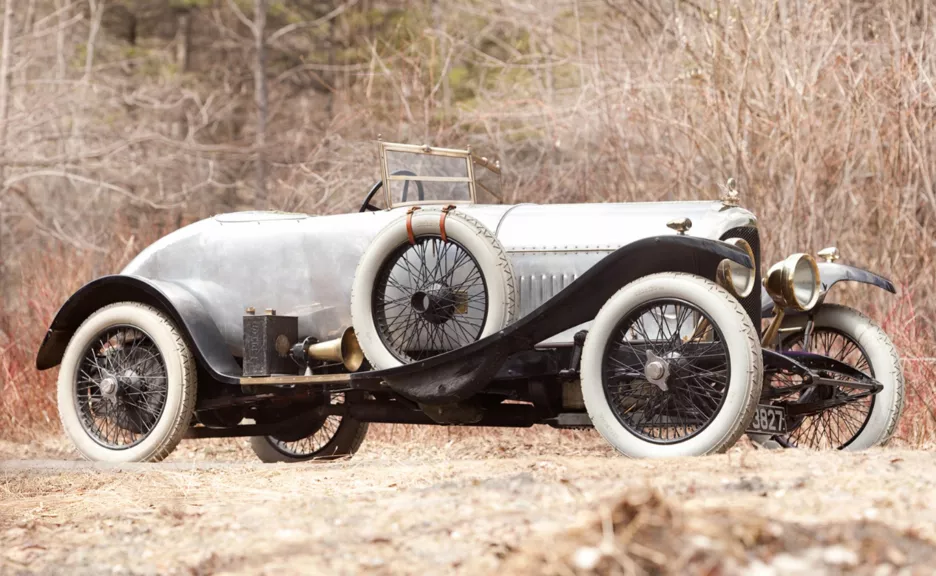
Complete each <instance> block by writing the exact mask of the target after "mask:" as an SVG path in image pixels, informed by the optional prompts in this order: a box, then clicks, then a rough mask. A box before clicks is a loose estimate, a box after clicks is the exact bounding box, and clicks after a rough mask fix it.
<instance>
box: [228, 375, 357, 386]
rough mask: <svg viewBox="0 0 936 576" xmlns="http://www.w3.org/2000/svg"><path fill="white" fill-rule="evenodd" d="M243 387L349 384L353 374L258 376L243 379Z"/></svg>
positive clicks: (241, 381)
mask: <svg viewBox="0 0 936 576" xmlns="http://www.w3.org/2000/svg"><path fill="white" fill-rule="evenodd" d="M239 382H240V385H241V386H291V385H297V384H299V385H301V384H347V383H350V382H351V374H314V375H311V376H256V377H250V378H241V379H240V381H239Z"/></svg>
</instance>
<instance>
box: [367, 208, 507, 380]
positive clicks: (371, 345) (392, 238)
mask: <svg viewBox="0 0 936 576" xmlns="http://www.w3.org/2000/svg"><path fill="white" fill-rule="evenodd" d="M440 217H441V211H439V210H425V209H424V210H418V211H416V212H415V213H414V214H413V216H412V229H413V234H414V236H415V237H416V238H417V239H420V238H422V237H438V236H439V233H440ZM445 231H446V235H447V237H448V238H449V239H450V240H453V241H454V242H455V243H457V244H458V245H460V246H461V247H463V248H464V250H465V251H467V253H469V254H470V255H471V257H472V258H474V261H475V262H476V263H477V267H478V268H479V270H480V272H481V274H482V275H483V278H484V283H485V287H486V292H487V296H486V314H485V316H484V320H483V326H481V328H480V329H479V331H478V332H479V334H478V335H477V337H473V338H472V339H473V340H480V339H481V338H484V337H485V336H488V335H490V334H493V333H495V332H497V331H499V330H501V329H503V328H504V327H505V326H507V325H508V324H510V323H511V322H513V321H514V319H515V318H516V314H517V299H516V290H515V288H514V276H513V268H512V267H511V265H510V259H509V258H508V256H507V253H506V251H505V250H504V248H503V247H502V246H501V244H500V242H498V241H497V238H496V237H495V236H494V234H493V233H492V232H491V231H490V230H488V229H487V227H486V226H484V225H483V224H481V223H480V222H478V221H477V220H475V219H474V218H471V217H470V216H467V215H466V214H463V213H460V212H458V211H457V210H455V211H452V212H450V213H449V214H448V216H447V217H446V220H445ZM408 245H409V239H408V235H407V229H406V217H405V216H403V217H401V218H399V219H397V220H395V221H393V222H392V223H391V224H389V225H388V226H387V227H386V228H384V229H383V230H382V231H381V232H380V233H379V234H378V235H377V236H376V237H375V238H374V240H373V241H372V242H371V244H370V246H369V247H368V248H367V250H366V251H365V252H364V256H362V258H361V261H360V263H359V264H358V267H357V271H356V273H355V276H354V283H353V286H352V290H351V319H352V323H353V326H354V331H355V334H356V335H357V338H358V342H359V343H360V344H361V348H362V349H363V350H364V354H365V356H367V359H368V361H369V362H370V363H371V365H372V366H373V367H374V368H376V369H387V368H393V367H395V366H400V365H402V364H404V363H406V362H405V360H406V357H405V355H404V354H401V353H400V351H399V350H391V349H390V348H391V346H388V344H387V343H385V341H384V339H382V337H381V334H380V331H379V328H378V326H377V319H376V318H375V315H374V308H373V299H374V293H375V287H374V286H375V282H376V281H377V278H378V275H379V274H380V273H381V270H382V269H383V267H384V265H385V263H386V262H387V260H388V258H390V257H392V255H394V254H396V253H398V251H399V250H400V249H401V248H402V247H404V246H408ZM466 343H470V342H466ZM466 343H462V344H461V345H465V344H466Z"/></svg>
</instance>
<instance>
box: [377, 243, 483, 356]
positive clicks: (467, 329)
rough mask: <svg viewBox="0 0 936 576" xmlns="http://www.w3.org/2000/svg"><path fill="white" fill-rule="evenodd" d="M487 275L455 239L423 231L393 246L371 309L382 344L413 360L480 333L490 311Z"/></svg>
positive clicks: (379, 276) (467, 341)
mask: <svg viewBox="0 0 936 576" xmlns="http://www.w3.org/2000/svg"><path fill="white" fill-rule="evenodd" d="M488 306H489V297H488V289H487V281H486V279H485V277H484V273H483V272H482V270H481V267H480V266H479V264H478V261H477V260H476V259H475V258H474V256H472V254H471V253H470V252H469V251H468V250H467V249H466V248H465V247H464V246H463V245H461V244H460V243H458V242H457V241H455V240H453V239H451V238H448V239H447V240H445V241H443V240H442V238H441V237H440V236H437V235H423V236H419V237H417V238H416V242H415V244H410V243H406V244H403V245H402V246H400V247H399V248H398V249H397V250H396V251H394V252H393V253H392V254H391V255H390V257H389V258H387V260H386V261H385V262H384V264H383V266H382V267H381V269H380V270H379V272H378V274H377V277H376V280H375V285H374V290H373V301H372V311H373V316H374V320H375V323H376V327H377V332H378V334H379V336H380V339H381V341H382V342H383V344H384V346H385V347H386V348H387V349H388V350H389V351H390V352H391V353H392V354H393V355H394V356H395V357H396V358H397V359H398V360H399V361H401V362H403V363H411V362H415V361H418V360H424V359H426V358H430V357H432V356H435V355H437V354H441V353H444V352H448V351H450V350H455V349H457V348H461V347H462V346H466V345H468V344H471V343H472V342H475V341H476V340H478V339H480V337H481V334H482V332H483V330H484V326H485V322H486V320H487V315H488Z"/></svg>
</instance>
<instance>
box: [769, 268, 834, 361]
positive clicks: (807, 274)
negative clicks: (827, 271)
mask: <svg viewBox="0 0 936 576" xmlns="http://www.w3.org/2000/svg"><path fill="white" fill-rule="evenodd" d="M764 288H766V289H767V293H768V294H769V295H770V297H771V298H772V299H773V301H774V317H773V320H771V322H770V326H768V327H767V330H765V331H764V336H763V338H762V340H761V343H762V345H763V346H769V345H770V343H771V342H772V341H773V339H774V338H776V336H777V332H778V331H779V330H780V324H781V323H782V322H783V316H784V313H785V310H786V309H787V308H793V309H795V310H800V311H807V310H811V309H812V308H813V307H814V306H815V305H816V303H817V302H818V301H819V297H820V296H821V294H822V291H821V289H820V283H819V267H818V266H817V265H816V259H815V258H813V257H812V256H810V255H809V254H793V255H791V256H788V257H787V258H786V259H785V260H782V261H780V262H777V263H776V264H774V265H773V266H771V267H770V269H769V270H768V271H767V276H766V277H765V278H764Z"/></svg>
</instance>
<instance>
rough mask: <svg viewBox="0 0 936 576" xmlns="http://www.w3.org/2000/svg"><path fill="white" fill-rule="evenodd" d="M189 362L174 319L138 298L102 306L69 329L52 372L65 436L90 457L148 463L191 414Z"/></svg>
mask: <svg viewBox="0 0 936 576" xmlns="http://www.w3.org/2000/svg"><path fill="white" fill-rule="evenodd" d="M196 388H197V381H196V368H195V360H194V358H193V357H192V353H191V351H190V350H189V347H188V344H186V342H185V339H184V338H183V337H182V335H181V334H180V332H179V330H178V329H177V328H176V327H175V326H174V325H173V323H172V321H171V320H169V318H167V317H166V315H165V314H163V313H162V312H160V311H159V310H157V309H155V308H153V307H151V306H147V305H145V304H139V303H137V302H120V303H117V304H111V305H110V306H106V307H104V308H101V309H100V310H98V311H97V312H95V313H94V314H92V315H91V316H90V317H89V318H88V319H87V320H85V322H84V323H83V324H82V325H81V326H80V327H79V328H78V330H76V331H75V333H74V335H73V336H72V338H71V341H70V342H69V343H68V347H67V348H66V349H65V355H64V357H63V358H62V367H61V370H60V371H59V377H58V408H59V416H60V418H61V420H62V426H63V428H64V429H65V433H66V434H68V436H69V437H71V439H72V441H73V442H74V443H75V447H77V448H78V451H79V452H81V454H82V455H83V456H84V457H85V458H88V459H90V460H99V461H106V462H153V461H157V460H162V459H163V458H165V457H166V456H168V455H169V453H170V452H172V450H173V449H174V448H175V447H176V446H177V445H178V443H179V441H180V440H181V439H182V436H183V435H184V434H185V431H186V430H187V429H188V426H189V423H190V421H191V419H192V410H193V407H194V405H195V396H196Z"/></svg>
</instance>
